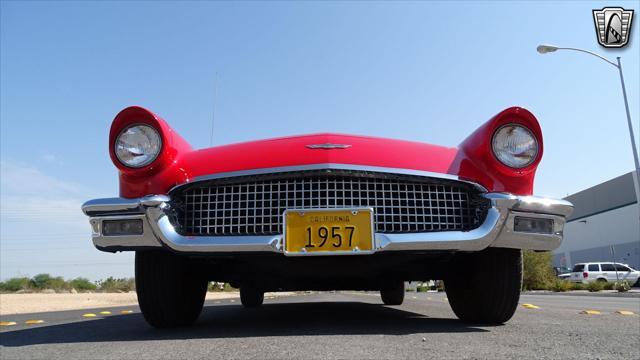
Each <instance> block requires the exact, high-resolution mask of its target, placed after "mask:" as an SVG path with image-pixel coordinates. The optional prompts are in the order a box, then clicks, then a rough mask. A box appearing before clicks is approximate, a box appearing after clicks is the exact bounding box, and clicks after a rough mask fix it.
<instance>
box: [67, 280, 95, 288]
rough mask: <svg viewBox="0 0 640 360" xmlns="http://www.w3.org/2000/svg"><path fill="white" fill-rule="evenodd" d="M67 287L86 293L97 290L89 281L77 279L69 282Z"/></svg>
mask: <svg viewBox="0 0 640 360" xmlns="http://www.w3.org/2000/svg"><path fill="white" fill-rule="evenodd" d="M69 286H70V287H72V288H74V289H76V290H78V291H87V290H95V289H97V286H96V284H94V283H92V282H91V281H89V279H87V278H83V277H79V278H75V279H73V280H71V281H69Z"/></svg>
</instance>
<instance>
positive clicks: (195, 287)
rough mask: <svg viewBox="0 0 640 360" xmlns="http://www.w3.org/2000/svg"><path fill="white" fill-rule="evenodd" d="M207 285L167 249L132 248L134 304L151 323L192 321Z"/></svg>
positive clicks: (163, 325) (159, 325)
mask: <svg viewBox="0 0 640 360" xmlns="http://www.w3.org/2000/svg"><path fill="white" fill-rule="evenodd" d="M207 285H208V281H207V280H206V279H204V278H202V277H201V276H199V274H198V273H197V271H196V269H195V266H194V265H193V264H192V263H191V262H190V261H189V259H188V258H186V257H182V256H179V255H175V254H172V253H169V252H167V251H137V252H136V292H137V294H138V304H140V310H141V311H142V315H144V318H145V320H147V322H148V323H149V324H150V325H151V326H153V327H157V328H166V327H175V326H184V325H189V324H191V323H193V322H194V321H195V320H196V319H197V318H198V315H200V312H201V311H202V306H203V304H204V298H205V296H206V294H207Z"/></svg>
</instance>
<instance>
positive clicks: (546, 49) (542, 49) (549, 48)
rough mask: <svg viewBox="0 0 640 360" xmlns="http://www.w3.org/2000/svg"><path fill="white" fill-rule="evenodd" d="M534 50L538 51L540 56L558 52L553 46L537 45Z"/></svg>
mask: <svg viewBox="0 0 640 360" xmlns="http://www.w3.org/2000/svg"><path fill="white" fill-rule="evenodd" d="M536 50H538V52H539V53H540V54H546V53H550V52H554V51H556V50H558V47H557V46H553V45H538V47H537V48H536Z"/></svg>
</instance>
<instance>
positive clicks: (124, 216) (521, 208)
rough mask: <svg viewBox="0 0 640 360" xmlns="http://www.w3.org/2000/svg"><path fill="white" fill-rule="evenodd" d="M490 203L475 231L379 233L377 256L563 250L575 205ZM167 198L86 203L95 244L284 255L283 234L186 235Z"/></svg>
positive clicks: (527, 199)
mask: <svg viewBox="0 0 640 360" xmlns="http://www.w3.org/2000/svg"><path fill="white" fill-rule="evenodd" d="M483 196H484V197H486V198H487V199H489V200H491V207H490V208H489V209H488V212H487V216H486V219H485V221H484V223H483V224H482V225H481V226H480V227H478V228H476V229H474V230H471V231H443V232H426V233H403V234H387V233H375V248H374V252H384V251H428V250H452V251H480V250H483V249H485V248H487V247H502V248H515V249H530V250H553V249H555V248H557V247H558V246H560V242H561V241H562V232H563V228H564V224H565V221H566V218H567V216H569V215H570V214H571V212H572V211H573V205H571V203H569V202H567V201H564V200H553V199H547V198H540V197H534V196H515V195H511V194H505V193H486V194H484V195H483ZM169 200H170V199H169V197H168V196H166V195H151V196H145V197H142V198H137V199H123V198H107V199H95V200H91V201H88V202H86V203H85V204H84V205H83V206H82V211H83V212H84V213H85V214H86V215H87V216H89V222H90V223H91V228H92V239H93V244H94V245H95V246H96V248H98V249H99V250H102V251H107V252H116V251H131V250H142V249H147V248H161V247H166V248H168V249H171V250H173V251H175V252H182V253H208V254H216V253H220V254H224V253H227V254H228V253H281V254H284V249H283V243H282V235H266V236H183V235H180V234H179V233H178V232H176V230H175V228H174V227H173V225H172V224H171V222H170V221H169V216H168V215H167V210H168V208H169ZM516 217H525V218H533V219H549V220H553V227H552V230H551V231H550V232H548V233H532V232H522V231H516V230H515V228H514V221H515V218H516ZM136 219H139V220H140V221H141V222H142V233H141V234H139V235H110V236H107V235H104V232H103V222H104V221H105V220H136Z"/></svg>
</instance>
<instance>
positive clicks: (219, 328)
mask: <svg viewBox="0 0 640 360" xmlns="http://www.w3.org/2000/svg"><path fill="white" fill-rule="evenodd" d="M587 310H588V311H589V312H590V314H587V313H582V312H584V311H587ZM100 312H108V313H102V314H101V313H100ZM618 312H622V314H621V313H618ZM639 313H640V298H637V297H636V298H617V297H594V296H563V295H557V296H548V295H523V296H522V297H521V301H520V305H519V306H518V310H517V312H516V314H515V316H514V317H513V319H511V321H509V322H508V323H507V324H505V325H500V326H480V325H473V324H465V323H463V322H460V321H458V320H457V319H456V317H455V316H454V314H453V312H452V311H451V309H450V307H449V304H448V302H447V299H446V295H445V294H444V293H407V297H406V299H405V302H404V304H403V305H401V306H384V305H382V304H381V301H380V298H379V296H378V295H377V294H375V293H357V292H339V293H304V294H299V295H294V296H289V297H282V298H267V299H266V300H265V304H264V305H263V306H262V307H260V308H257V309H244V308H243V307H242V306H241V305H240V304H239V300H238V299H227V300H216V301H208V302H207V303H206V304H205V308H204V310H203V312H202V314H201V315H200V318H199V319H198V321H197V322H196V323H195V324H194V325H193V326H191V327H185V328H178V329H163V330H158V329H154V328H151V327H149V326H148V325H147V324H146V322H145V321H144V319H143V318H142V315H141V314H140V313H139V309H138V308H137V307H135V306H131V307H121V308H100V309H94V310H78V311H60V312H49V313H38V314H22V315H13V316H9V315H8V316H3V317H2V319H1V321H2V322H3V323H5V324H6V323H9V324H10V323H13V322H15V325H5V326H1V327H0V358H1V359H3V360H4V359H24V358H30V359H112V358H126V359H133V358H135V359H155V358H171V359H175V358H190V359H191V358H207V359H217V358H219V359H235V358H249V359H265V358H277V359H302V358H314V359H372V358H376V359H377V358H384V359H418V358H420V359H424V358H437V359H462V358H482V359H505V358H518V359H533V358H536V359H545V358H554V359H555V358H565V359H567V358H575V359H577V358H580V359H593V358H599V359H639V358H640V346H639V344H640V316H639V315H638V314H639ZM86 314H94V315H95V316H84V315H86ZM624 314H626V315H624ZM29 320H42V322H37V321H36V323H35V324H26V323H25V322H26V321H29Z"/></svg>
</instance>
